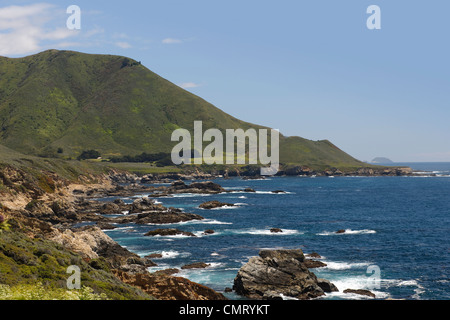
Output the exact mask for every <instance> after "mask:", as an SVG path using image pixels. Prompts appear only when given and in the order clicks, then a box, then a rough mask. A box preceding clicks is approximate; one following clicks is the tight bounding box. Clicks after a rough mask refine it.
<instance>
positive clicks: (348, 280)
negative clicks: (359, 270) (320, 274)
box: [326, 276, 389, 300]
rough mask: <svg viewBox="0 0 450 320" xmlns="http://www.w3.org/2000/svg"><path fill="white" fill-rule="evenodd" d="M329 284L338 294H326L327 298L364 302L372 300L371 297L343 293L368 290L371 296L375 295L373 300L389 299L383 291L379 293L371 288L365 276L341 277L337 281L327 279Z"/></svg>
mask: <svg viewBox="0 0 450 320" xmlns="http://www.w3.org/2000/svg"><path fill="white" fill-rule="evenodd" d="M329 280H330V282H331V283H333V284H334V285H335V286H336V287H337V288H338V290H339V291H338V292H330V293H327V294H326V296H327V297H338V298H342V299H346V300H366V299H373V298H372V297H368V296H364V295H360V294H355V293H344V290H346V289H363V290H369V291H370V292H372V293H373V294H375V298H377V299H386V298H388V297H389V294H388V293H387V292H384V291H380V289H377V288H373V282H372V281H371V279H370V278H369V277H366V276H350V277H341V278H338V279H329Z"/></svg>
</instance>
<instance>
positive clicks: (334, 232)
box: [317, 229, 377, 236]
mask: <svg viewBox="0 0 450 320" xmlns="http://www.w3.org/2000/svg"><path fill="white" fill-rule="evenodd" d="M373 233H377V232H376V231H375V230H371V229H362V230H352V229H345V232H343V233H337V232H336V231H323V232H320V233H317V235H318V236H334V235H346V234H373Z"/></svg>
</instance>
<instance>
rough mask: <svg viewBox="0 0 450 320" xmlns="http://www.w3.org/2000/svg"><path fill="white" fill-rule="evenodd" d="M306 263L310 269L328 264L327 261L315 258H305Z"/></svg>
mask: <svg viewBox="0 0 450 320" xmlns="http://www.w3.org/2000/svg"><path fill="white" fill-rule="evenodd" d="M305 265H306V267H307V268H308V269H313V268H323V267H326V266H327V264H326V263H324V262H322V261H317V260H313V259H305Z"/></svg>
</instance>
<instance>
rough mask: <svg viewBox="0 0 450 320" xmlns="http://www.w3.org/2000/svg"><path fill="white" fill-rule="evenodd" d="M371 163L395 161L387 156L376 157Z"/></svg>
mask: <svg viewBox="0 0 450 320" xmlns="http://www.w3.org/2000/svg"><path fill="white" fill-rule="evenodd" d="M371 163H394V161H392V160H391V159H389V158H385V157H376V158H374V159H373V160H372V161H371Z"/></svg>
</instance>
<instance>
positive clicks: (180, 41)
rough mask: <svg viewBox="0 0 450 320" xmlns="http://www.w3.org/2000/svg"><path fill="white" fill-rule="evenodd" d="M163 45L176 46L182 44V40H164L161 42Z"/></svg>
mask: <svg viewBox="0 0 450 320" xmlns="http://www.w3.org/2000/svg"><path fill="white" fill-rule="evenodd" d="M162 43H164V44H178V43H183V40H180V39H175V38H166V39H164V40H163V41H162Z"/></svg>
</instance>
